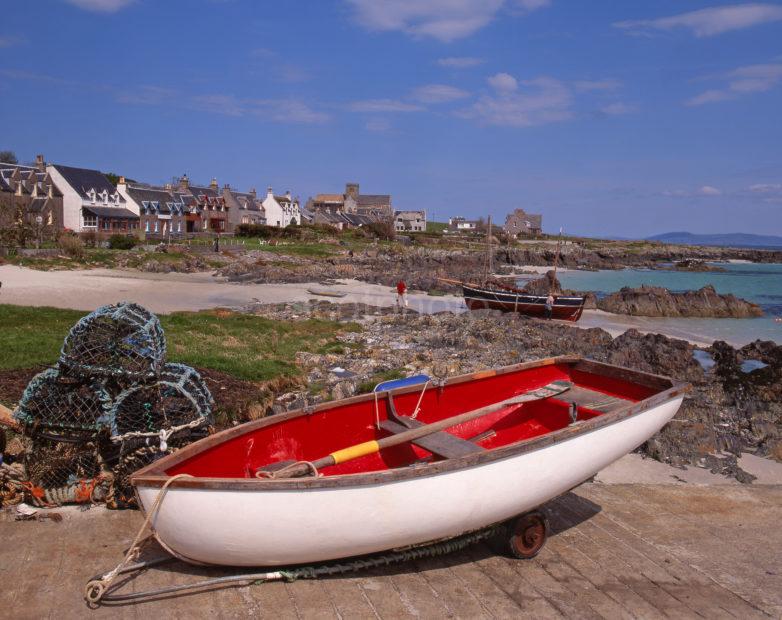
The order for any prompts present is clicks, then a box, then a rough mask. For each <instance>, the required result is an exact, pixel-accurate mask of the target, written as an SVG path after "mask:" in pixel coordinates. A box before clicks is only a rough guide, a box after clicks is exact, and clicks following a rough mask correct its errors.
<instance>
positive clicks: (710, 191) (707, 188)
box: [661, 185, 722, 198]
mask: <svg viewBox="0 0 782 620" xmlns="http://www.w3.org/2000/svg"><path fill="white" fill-rule="evenodd" d="M661 194H662V195H663V196H667V197H669V198H693V197H696V196H709V197H711V196H722V190H721V189H717V188H716V187H712V186H711V185H703V186H701V187H699V188H698V189H697V190H695V191H691V190H684V189H673V190H666V191H664V192H661Z"/></svg>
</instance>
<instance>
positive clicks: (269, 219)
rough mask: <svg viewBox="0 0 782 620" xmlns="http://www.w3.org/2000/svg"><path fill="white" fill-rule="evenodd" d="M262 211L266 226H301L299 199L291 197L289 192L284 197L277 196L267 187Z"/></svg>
mask: <svg viewBox="0 0 782 620" xmlns="http://www.w3.org/2000/svg"><path fill="white" fill-rule="evenodd" d="M263 209H264V213H265V215H266V225H267V226H277V227H280V228H285V227H286V226H291V225H294V226H298V225H300V224H301V213H300V212H299V199H298V198H293V197H291V193H290V192H286V193H285V195H284V196H278V195H275V194H274V192H273V191H272V188H271V186H269V187H268V188H267V190H266V198H264V200H263Z"/></svg>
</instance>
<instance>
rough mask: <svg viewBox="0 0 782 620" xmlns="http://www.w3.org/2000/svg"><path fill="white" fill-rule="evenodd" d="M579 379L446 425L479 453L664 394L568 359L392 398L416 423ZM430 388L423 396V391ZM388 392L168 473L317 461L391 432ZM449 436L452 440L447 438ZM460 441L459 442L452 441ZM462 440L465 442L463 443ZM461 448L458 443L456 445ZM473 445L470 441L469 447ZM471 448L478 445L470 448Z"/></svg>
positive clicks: (340, 470)
mask: <svg viewBox="0 0 782 620" xmlns="http://www.w3.org/2000/svg"><path fill="white" fill-rule="evenodd" d="M557 380H559V381H562V380H564V381H569V382H572V384H573V385H572V387H571V389H569V390H567V391H565V392H563V393H562V394H559V395H557V396H555V397H553V398H547V399H544V400H536V401H532V402H527V403H523V404H513V405H508V406H505V407H503V408H501V409H499V410H497V411H495V412H493V413H490V414H488V415H485V416H482V417H479V418H477V419H473V420H470V421H468V422H465V423H463V424H459V425H458V426H453V427H450V428H448V429H447V431H443V432H447V433H449V434H451V435H453V436H455V437H458V438H460V439H461V440H464V441H465V442H466V441H469V442H470V443H471V444H473V445H474V446H478V447H479V448H478V450H481V449H485V450H492V449H496V448H499V447H502V446H507V445H509V444H513V443H517V442H521V441H524V440H528V439H531V438H534V437H539V436H541V435H545V434H547V433H551V432H554V431H557V430H559V429H562V428H565V427H567V426H568V425H570V424H571V423H572V420H571V403H576V404H577V420H579V421H582V420H588V419H590V418H593V417H595V416H599V415H605V414H607V413H610V412H611V411H614V410H616V409H618V408H621V407H624V406H626V405H628V404H631V403H634V402H638V401H639V400H643V399H645V398H648V397H649V396H651V395H653V394H654V393H656V392H658V391H661V390H660V389H655V388H651V387H647V386H645V385H640V384H638V383H633V382H630V381H626V380H623V379H620V378H616V377H611V376H606V375H603V374H593V373H590V372H585V371H583V370H578V369H576V368H575V367H574V366H573V365H572V364H569V363H562V364H556V365H548V366H538V367H535V368H529V369H522V370H519V371H516V372H509V373H505V374H498V375H494V374H493V373H491V372H489V373H486V376H484V377H481V376H480V375H478V376H476V378H474V379H472V380H469V381H464V382H461V383H453V384H450V385H446V386H445V387H442V388H438V387H433V386H432V385H429V386H428V387H427V388H426V390H425V391H424V390H423V388H424V386H423V385H421V386H419V387H417V388H416V389H414V390H412V391H408V392H407V393H404V394H396V395H394V396H393V400H394V404H395V406H396V411H397V413H398V414H399V415H400V416H410V415H411V414H412V413H413V412H414V410H415V408H416V405H417V404H418V402H419V398H420V410H419V413H418V416H417V420H418V421H420V422H422V423H424V424H429V423H432V422H436V421H438V420H442V419H444V418H446V417H451V416H454V415H458V414H461V413H464V412H467V411H471V410H474V409H477V408H480V407H485V406H487V405H491V404H492V403H497V402H499V401H502V400H505V399H508V398H511V397H513V396H516V395H520V394H523V393H525V392H529V391H530V390H534V389H536V388H540V387H542V386H545V385H547V384H549V383H551V382H553V381H557ZM422 392H423V396H422ZM387 411H388V409H387V401H386V395H385V394H382V393H381V394H378V396H377V407H376V405H375V399H369V400H365V401H362V402H348V403H346V404H343V405H336V406H335V407H333V408H330V409H326V410H323V411H319V412H316V413H313V414H310V415H302V416H300V417H296V418H293V419H289V420H283V419H281V420H280V422H279V423H276V424H274V423H273V424H269V425H267V426H262V427H260V428H257V429H255V430H251V431H248V432H246V433H244V434H236V435H234V436H233V437H229V438H227V439H226V440H225V441H223V442H219V443H216V444H214V445H212V447H210V448H208V449H206V450H203V451H202V452H200V453H197V454H195V455H194V456H192V457H191V458H189V459H188V460H186V461H183V462H181V463H179V464H176V465H174V466H172V467H171V468H169V469H168V470H167V472H166V473H167V474H168V475H175V474H180V473H187V474H190V475H192V476H196V477H210V478H252V477H254V475H255V472H256V470H257V469H258V468H260V467H263V466H267V465H270V464H273V463H276V462H279V461H287V460H294V461H314V460H317V459H319V458H321V457H324V456H326V455H328V454H330V453H331V452H334V451H336V450H341V449H344V448H348V447H350V446H353V445H355V444H359V443H362V442H366V441H370V440H379V439H381V438H383V437H387V436H389V435H390V434H392V433H391V432H389V431H387V430H384V429H382V428H380V429H378V427H377V422H378V420H379V421H380V423H381V424H383V423H384V422H386V420H387V419H388V416H387ZM445 439H450V438H448V437H446V438H445ZM452 443H453V442H452ZM456 443H462V442H458V441H457V442H456ZM457 447H458V446H457ZM468 448H471V446H468ZM471 449H472V448H471ZM443 458H447V456H443V455H442V454H439V455H438V454H435V453H433V452H430V451H428V450H426V449H425V448H423V447H421V446H420V445H414V444H412V443H405V444H401V445H398V446H394V447H390V448H387V449H384V450H381V451H380V452H378V453H375V454H370V455H367V456H362V457H360V458H357V459H354V460H350V461H346V462H344V463H340V464H337V465H333V466H330V467H325V468H323V469H322V470H321V471H320V473H321V474H322V475H324V476H335V475H339V474H357V473H366V472H373V471H383V470H387V469H392V468H398V467H406V466H409V465H413V464H420V463H427V462H432V461H438V460H442V459H443Z"/></svg>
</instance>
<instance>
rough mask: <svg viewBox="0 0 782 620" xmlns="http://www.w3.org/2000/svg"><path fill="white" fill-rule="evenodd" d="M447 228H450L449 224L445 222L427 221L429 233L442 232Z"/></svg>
mask: <svg viewBox="0 0 782 620" xmlns="http://www.w3.org/2000/svg"><path fill="white" fill-rule="evenodd" d="M446 228H448V224H446V223H445V222H427V223H426V232H428V233H441V232H443V231H444V230H445V229H446Z"/></svg>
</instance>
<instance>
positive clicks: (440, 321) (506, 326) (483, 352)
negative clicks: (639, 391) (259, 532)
mask: <svg viewBox="0 0 782 620" xmlns="http://www.w3.org/2000/svg"><path fill="white" fill-rule="evenodd" d="M241 311H242V312H248V313H252V314H258V315H263V316H268V317H275V318H278V319H282V320H301V319H302V318H307V317H318V318H327V319H331V320H338V321H353V320H358V321H359V322H361V323H362V324H363V328H364V329H363V330H362V331H360V332H351V333H346V334H344V335H343V336H341V338H340V339H341V340H342V341H343V342H344V343H345V349H344V350H343V352H342V353H328V354H314V353H300V354H299V355H298V356H297V364H298V365H299V367H300V368H301V369H302V371H303V372H304V377H305V380H304V384H305V385H306V387H300V388H298V389H292V390H290V391H287V392H286V393H284V394H282V395H279V396H277V398H276V399H275V400H274V401H273V403H274V404H272V405H271V406H270V408H269V410H268V412H269V413H276V412H282V411H284V410H287V409H291V408H295V407H300V406H304V405H308V404H315V403H318V402H322V401H324V400H331V399H337V398H344V397H348V396H351V395H353V394H355V393H357V392H361V391H368V390H369V389H371V387H372V386H373V385H374V384H375V383H378V382H379V381H381V380H384V379H388V378H393V377H396V376H407V375H412V374H416V373H419V372H423V373H426V374H429V375H430V376H434V377H438V378H444V377H449V376H453V375H458V374H463V373H467V372H472V371H475V370H480V369H485V368H494V367H498V366H504V365H509V364H515V363H518V362H522V361H528V360H534V359H539V358H542V357H549V356H554V355H565V354H576V355H583V356H585V357H590V358H593V359H596V360H599V361H605V362H609V363H612V364H617V365H621V366H628V367H631V368H636V369H639V370H643V371H648V372H653V373H657V374H663V375H667V376H671V377H674V378H676V379H678V380H681V381H688V382H690V383H691V384H692V385H693V390H692V392H691V393H690V394H689V395H688V396H687V397H686V399H685V401H684V403H683V405H682V407H681V409H680V411H679V413H678V414H677V415H676V417H675V418H674V420H673V421H672V422H671V423H670V424H668V425H667V426H666V427H665V428H664V429H663V430H662V431H661V432H660V433H658V434H657V435H656V436H655V437H653V438H652V439H651V440H649V441H648V442H647V443H646V444H644V446H642V447H641V448H640V449H639V451H640V452H641V453H642V454H644V455H647V456H649V457H652V458H654V459H657V460H659V461H661V462H664V463H668V464H671V465H674V466H677V467H684V466H699V467H706V468H707V469H710V470H712V471H713V472H715V473H721V474H724V475H729V476H732V477H735V478H736V479H738V480H739V481H741V482H750V481H751V480H752V476H751V475H750V474H747V473H746V472H744V471H742V470H741V469H740V468H739V467H738V464H737V461H736V458H737V457H738V456H739V455H740V454H741V452H752V453H754V454H756V455H759V456H768V457H771V458H774V459H776V460H778V461H782V346H780V345H776V344H775V343H772V342H760V341H758V342H755V343H752V344H751V345H747V346H745V347H743V348H741V349H734V348H733V347H731V346H729V345H727V344H725V343H723V342H715V343H714V344H713V345H712V346H711V347H709V348H708V349H697V348H696V347H695V346H694V345H692V344H691V343H689V342H686V341H683V340H676V339H673V338H668V337H666V336H662V335H659V334H646V335H642V334H640V333H639V332H637V331H635V330H629V331H627V332H625V333H624V334H622V335H621V336H618V337H617V338H612V337H611V335H610V334H608V332H606V331H604V330H602V329H599V328H593V329H579V328H575V327H571V326H568V325H563V324H557V323H550V322H545V321H540V320H535V319H526V318H523V317H519V316H515V315H512V314H502V313H499V312H496V311H488V310H486V311H477V312H470V313H467V314H460V315H456V314H452V313H450V312H443V313H440V314H436V315H418V314H416V313H414V312H409V313H408V314H406V315H405V316H401V315H399V314H396V313H395V312H394V311H393V309H391V308H378V307H374V306H365V305H356V304H332V303H330V302H310V303H309V304H273V305H261V304H251V305H248V306H246V307H244V308H242V309H241ZM696 351H700V354H699V357H702V358H705V359H708V360H711V363H710V364H702V363H700V362H699V361H697V360H696V357H695V354H696ZM747 360H753V364H752V365H751V368H752V369H751V370H749V371H747V368H746V362H747ZM707 367H708V368H707ZM258 413H259V412H258V411H257V410H256V415H257V414H258Z"/></svg>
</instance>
